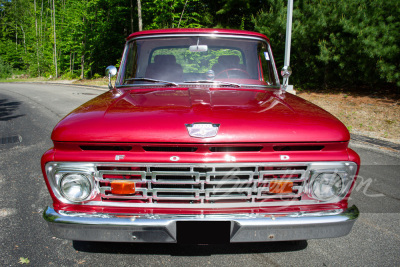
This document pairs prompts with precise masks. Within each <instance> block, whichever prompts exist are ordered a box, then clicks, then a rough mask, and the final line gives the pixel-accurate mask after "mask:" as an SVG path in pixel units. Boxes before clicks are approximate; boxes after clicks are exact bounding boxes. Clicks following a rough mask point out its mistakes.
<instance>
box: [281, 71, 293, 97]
mask: <svg viewBox="0 0 400 267" xmlns="http://www.w3.org/2000/svg"><path fill="white" fill-rule="evenodd" d="M281 75H282V77H283V81H282V89H283V90H285V91H286V88H287V86H288V84H289V77H290V75H292V69H291V68H290V67H289V66H284V67H283V68H282V70H281Z"/></svg>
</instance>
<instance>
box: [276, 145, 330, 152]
mask: <svg viewBox="0 0 400 267" xmlns="http://www.w3.org/2000/svg"><path fill="white" fill-rule="evenodd" d="M324 147H325V146H274V150H275V151H318V150H322V149H323V148H324Z"/></svg>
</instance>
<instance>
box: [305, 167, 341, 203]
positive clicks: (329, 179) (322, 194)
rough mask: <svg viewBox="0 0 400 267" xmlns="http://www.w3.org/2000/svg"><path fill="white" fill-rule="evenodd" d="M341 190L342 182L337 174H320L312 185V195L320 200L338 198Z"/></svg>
mask: <svg viewBox="0 0 400 267" xmlns="http://www.w3.org/2000/svg"><path fill="white" fill-rule="evenodd" d="M342 189H343V181H342V178H341V177H340V175H339V174H337V173H321V174H319V175H318V176H317V177H316V178H315V179H314V181H313V183H312V191H313V193H314V195H315V196H316V197H317V198H318V199H321V200H330V199H332V198H334V197H338V196H340V194H341V191H342Z"/></svg>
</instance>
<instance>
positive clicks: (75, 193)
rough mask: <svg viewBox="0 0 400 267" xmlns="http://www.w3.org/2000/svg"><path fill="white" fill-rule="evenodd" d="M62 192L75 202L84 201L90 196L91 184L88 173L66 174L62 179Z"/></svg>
mask: <svg viewBox="0 0 400 267" xmlns="http://www.w3.org/2000/svg"><path fill="white" fill-rule="evenodd" d="M60 190H61V194H62V195H63V196H64V197H65V198H66V199H68V200H70V201H73V202H80V201H84V200H85V199H86V198H87V197H89V195H90V192H91V190H92V189H91V185H90V181H89V179H88V178H87V177H86V175H83V174H79V173H72V174H67V175H64V176H63V177H62V178H61V181H60Z"/></svg>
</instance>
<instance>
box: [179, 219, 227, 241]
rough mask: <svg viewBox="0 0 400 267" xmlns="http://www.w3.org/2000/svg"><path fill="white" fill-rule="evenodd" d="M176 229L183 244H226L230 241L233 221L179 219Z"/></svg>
mask: <svg viewBox="0 0 400 267" xmlns="http://www.w3.org/2000/svg"><path fill="white" fill-rule="evenodd" d="M176 229H177V240H178V243H181V244H224V243H229V241H230V233H231V222H229V221H228V222H225V221H218V222H209V221H200V222H199V221H196V222H190V221H189V222H188V221H179V222H177V223H176Z"/></svg>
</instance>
